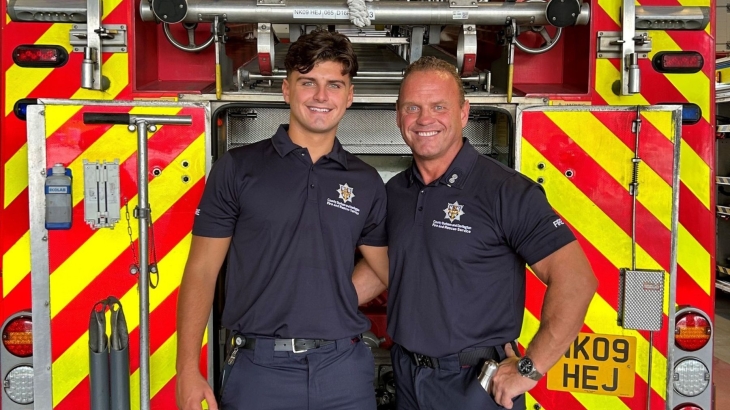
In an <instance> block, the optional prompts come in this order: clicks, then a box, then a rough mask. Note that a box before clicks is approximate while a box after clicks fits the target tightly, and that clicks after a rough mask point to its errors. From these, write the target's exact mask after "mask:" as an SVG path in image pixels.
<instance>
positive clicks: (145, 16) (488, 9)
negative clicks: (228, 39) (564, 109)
mask: <svg viewBox="0 0 730 410" xmlns="http://www.w3.org/2000/svg"><path fill="white" fill-rule="evenodd" d="M26 1H28V0H26ZM155 1H159V0H153V3H154V2H155ZM548 5H549V3H525V2H520V3H515V2H504V3H503V2H499V3H497V2H494V3H477V6H476V7H469V8H468V10H469V13H468V15H465V14H461V15H460V17H466V18H459V19H458V20H454V8H453V7H452V6H451V4H450V2H424V1H390V0H384V1H377V2H372V3H368V5H367V7H368V9H369V10H371V11H372V14H373V15H374V18H372V19H371V20H372V21H373V24H399V25H409V24H459V25H462V24H479V25H500V26H501V25H504V24H505V22H506V21H509V20H515V21H516V22H517V24H520V25H522V24H530V25H545V24H550V21H548V18H547V14H546V10H547V7H548ZM152 7H154V6H152ZM348 10H349V9H348V6H347V3H346V2H345V1H344V0H342V1H339V2H338V1H331V0H287V1H286V5H284V6H282V5H268V4H260V3H259V2H258V1H257V0H218V1H215V2H211V1H208V0H188V2H187V13H186V15H185V17H184V18H183V19H182V20H180V19H179V17H177V16H175V18H174V19H173V20H175V21H165V19H164V16H162V18H163V22H165V23H177V22H178V21H182V22H187V23H195V22H203V21H205V22H211V21H213V18H214V16H221V17H222V18H223V19H224V20H225V21H226V22H227V23H260V22H266V23H271V24H292V23H296V24H342V23H343V22H344V21H347V20H343V19H338V18H337V17H336V16H337V15H347V14H346V13H347V12H348ZM140 14H141V16H142V20H143V21H156V18H155V14H154V13H153V11H152V8H151V6H150V4H149V3H148V0H141V2H140ZM328 16H331V17H328ZM170 17H171V18H172V16H170ZM574 17H575V19H574V22H573V24H579V25H585V24H588V21H589V19H590V6H589V5H588V3H583V4H582V5H581V7H580V13H579V14H578V15H576V16H574Z"/></svg>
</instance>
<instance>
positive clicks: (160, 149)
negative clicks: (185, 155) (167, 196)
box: [48, 107, 204, 272]
mask: <svg viewBox="0 0 730 410" xmlns="http://www.w3.org/2000/svg"><path fill="white" fill-rule="evenodd" d="M108 108H112V107H108ZM113 108H114V109H109V110H107V109H106V108H104V109H99V108H97V107H94V109H93V112H128V111H129V110H131V107H113ZM82 111H83V112H79V113H78V114H77V115H75V116H74V117H73V119H72V120H70V121H69V123H68V124H69V126H68V127H62V130H59V131H58V132H57V133H55V134H54V135H52V136H51V137H49V142H48V145H49V146H54V147H58V146H61V147H63V146H64V144H62V141H65V140H68V139H71V140H74V141H75V140H78V141H81V142H82V143H80V144H78V145H77V146H71V147H69V148H67V149H65V150H61V149H58V148H56V149H54V150H53V154H52V155H53V157H51V154H50V153H49V158H48V162H49V163H56V162H60V163H64V164H68V163H71V162H73V161H75V160H76V159H77V158H78V157H79V156H81V155H83V153H84V152H85V150H86V149H87V148H88V147H89V146H91V145H92V144H93V143H95V142H96V141H97V140H98V139H99V138H100V137H102V135H103V134H104V133H105V132H106V131H108V130H109V129H110V128H111V126H110V125H103V126H88V125H85V124H83V121H82V118H83V113H84V112H89V111H87V110H82ZM180 114H187V115H193V118H194V121H195V123H197V124H201V123H202V122H203V121H204V120H203V118H202V113H200V112H199V111H197V110H195V109H189V108H188V109H183V110H182V111H181V112H180ZM87 130H88V131H87ZM186 131H188V130H187V129H186ZM196 134H198V133H197V132H183V133H181V132H180V130H179V129H177V127H174V126H173V127H162V128H160V130H159V131H157V132H156V133H155V134H153V135H152V136H151V137H150V138H149V140H148V150H149V169H150V170H151V169H152V168H153V167H155V166H158V167H160V168H162V169H163V170H164V168H165V167H166V166H167V165H168V164H169V163H170V162H171V161H172V160H174V159H175V158H176V157H177V156H178V155H180V153H181V152H182V151H184V150H185V148H187V146H188V145H189V144H190V143H191V142H193V141H194V140H195V139H196V138H197V137H198V135H196ZM79 135H83V137H79ZM129 138H136V134H134V133H130V134H129ZM120 160H121V164H120V166H119V168H120V173H119V174H120V180H121V181H120V190H121V192H120V193H121V198H132V197H134V196H135V195H136V194H137V184H136V175H137V160H136V155H135V154H132V156H130V157H128V158H120ZM150 175H151V173H150ZM196 205H197V204H196ZM83 206H84V205H83V203H81V202H80V203H79V204H77V206H76V207H75V208H74V218H75V221H78V222H79V223H82V221H83V219H84V218H83V214H84V209H83ZM152 211H153V212H154V209H152ZM131 212H132V210H130V213H131ZM120 223H125V222H120ZM133 223H136V222H134V221H133ZM71 232H73V234H70V233H64V234H65V236H64V240H63V241H59V242H55V241H54V242H53V243H54V249H53V252H51V255H50V269H51V272H53V271H55V270H56V269H57V268H58V266H60V264H61V263H63V262H64V261H65V260H66V259H68V258H69V257H70V256H71V255H72V254H73V253H74V252H75V251H76V250H77V249H78V248H79V247H80V246H81V245H82V244H83V243H84V242H86V241H87V240H88V239H89V238H90V237H91V235H93V233H94V231H92V230H91V229H82V230H78V229H76V230H72V231H71ZM51 235H53V233H52V234H51ZM50 239H53V237H52V236H51V237H50ZM56 244H58V245H56ZM56 246H58V247H56Z"/></svg>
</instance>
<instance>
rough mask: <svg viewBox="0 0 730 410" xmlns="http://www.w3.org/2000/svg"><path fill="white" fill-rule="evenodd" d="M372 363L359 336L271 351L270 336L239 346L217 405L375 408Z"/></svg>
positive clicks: (225, 408)
mask: <svg viewBox="0 0 730 410" xmlns="http://www.w3.org/2000/svg"><path fill="white" fill-rule="evenodd" d="M374 373H375V364H374V361H373V355H372V353H371V352H370V349H369V348H368V347H367V346H365V345H364V344H363V343H362V342H360V341H353V340H351V339H340V340H338V341H337V342H336V343H332V344H329V345H326V346H323V347H320V348H318V349H312V350H309V351H307V352H304V353H292V352H275V351H274V340H273V339H264V338H257V339H256V347H255V348H254V349H253V350H246V349H241V350H239V351H238V354H237V356H236V361H235V363H234V365H233V368H232V369H231V371H230V373H229V375H228V376H227V377H226V379H227V380H224V381H223V387H222V394H221V403H220V408H221V409H222V410H248V409H253V410H294V409H295V410H329V409H332V410H375V389H374V387H373V381H374V377H375V374H374Z"/></svg>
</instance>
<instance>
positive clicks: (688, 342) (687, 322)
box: [674, 312, 712, 352]
mask: <svg viewBox="0 0 730 410" xmlns="http://www.w3.org/2000/svg"><path fill="white" fill-rule="evenodd" d="M710 337H712V328H711V327H710V322H709V321H708V320H707V318H706V317H704V316H702V315H701V314H699V313H694V312H687V313H684V314H681V315H679V316H677V321H676V324H675V327H674V344H675V345H676V346H677V347H679V348H680V349H682V350H685V351H688V352H694V351H696V350H699V349H702V348H703V347H705V345H706V344H707V342H709V341H710Z"/></svg>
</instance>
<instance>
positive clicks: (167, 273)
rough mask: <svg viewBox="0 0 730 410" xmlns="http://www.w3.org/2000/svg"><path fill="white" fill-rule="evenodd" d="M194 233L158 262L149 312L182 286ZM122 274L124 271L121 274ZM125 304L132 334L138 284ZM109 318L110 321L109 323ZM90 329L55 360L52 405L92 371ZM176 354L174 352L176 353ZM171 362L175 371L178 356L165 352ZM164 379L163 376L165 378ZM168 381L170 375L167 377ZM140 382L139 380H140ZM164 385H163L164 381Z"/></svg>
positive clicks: (157, 379)
mask: <svg viewBox="0 0 730 410" xmlns="http://www.w3.org/2000/svg"><path fill="white" fill-rule="evenodd" d="M191 238H192V237H191V235H190V234H188V235H187V236H185V238H183V240H181V241H180V242H179V243H178V244H177V245H175V247H174V248H173V249H172V250H171V251H170V253H168V254H167V255H165V257H164V258H162V260H160V262H159V267H160V272H163V275H164V276H163V278H162V279H161V280H160V283H159V286H158V287H157V288H156V289H150V312H152V311H154V310H155V309H156V308H157V307H158V306H159V305H160V304H161V303H162V302H163V301H164V300H165V299H166V298H167V297H169V296H170V294H172V292H173V291H174V290H175V289H176V288H177V287H178V286H179V284H180V280H181V278H182V271H183V268H184V267H185V260H186V258H187V252H188V249H189V248H190V240H191ZM120 274H122V273H120ZM120 302H121V303H122V306H124V310H125V312H124V316H125V318H126V319H127V328H128V329H129V332H130V333H131V332H132V331H133V330H134V329H136V328H137V327H139V296H138V295H137V286H134V287H132V289H130V290H129V291H127V293H126V294H125V295H124V296H123V297H121V298H120ZM108 323H109V321H108V320H107V324H108ZM88 340H89V332H88V331H87V332H85V333H84V334H83V335H82V336H81V337H80V338H79V339H78V340H76V341H75V342H74V343H73V345H71V347H69V348H68V349H67V350H66V351H65V352H63V354H62V355H61V356H59V358H58V359H56V361H55V362H54V363H53V406H54V407H55V406H56V405H57V404H58V403H60V402H61V401H62V400H63V399H64V398H65V397H66V396H67V395H68V394H69V393H70V392H71V391H72V390H73V389H74V388H75V387H76V386H77V385H78V384H79V383H81V381H82V380H84V378H85V377H86V376H87V375H88V374H89V350H88ZM173 353H174V352H173ZM163 356H165V357H167V358H168V360H169V361H170V362H171V363H172V366H173V371H174V365H175V364H174V363H175V360H174V358H175V356H174V354H173V356H172V358H171V359H170V357H169V355H165V354H163ZM162 376H164V374H157V373H156V372H153V373H152V375H151V376H150V377H151V380H153V381H154V382H156V383H158V384H159V383H161V382H162V380H161V379H160V377H162ZM163 379H164V377H163ZM167 380H169V378H167ZM134 384H139V381H137V383H132V385H134ZM163 385H164V384H163ZM137 402H139V391H137Z"/></svg>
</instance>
